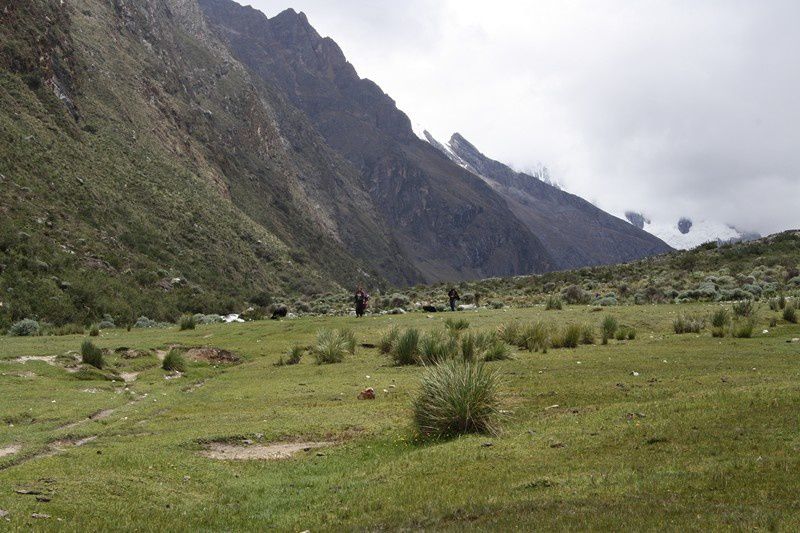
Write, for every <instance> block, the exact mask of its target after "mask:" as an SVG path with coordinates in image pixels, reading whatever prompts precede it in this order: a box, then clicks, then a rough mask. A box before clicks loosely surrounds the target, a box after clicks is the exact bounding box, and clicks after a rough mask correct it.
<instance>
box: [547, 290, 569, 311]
mask: <svg viewBox="0 0 800 533" xmlns="http://www.w3.org/2000/svg"><path fill="white" fill-rule="evenodd" d="M563 307H564V304H563V303H562V302H561V298H560V297H558V296H556V295H554V294H551V295H550V296H548V297H547V300H546V301H545V303H544V309H545V311H560V310H561V309H562V308H563Z"/></svg>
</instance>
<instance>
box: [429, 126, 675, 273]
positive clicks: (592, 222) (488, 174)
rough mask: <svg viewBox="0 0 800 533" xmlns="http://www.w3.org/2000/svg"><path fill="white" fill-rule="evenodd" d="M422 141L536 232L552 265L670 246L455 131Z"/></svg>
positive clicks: (626, 256) (618, 258)
mask: <svg viewBox="0 0 800 533" xmlns="http://www.w3.org/2000/svg"><path fill="white" fill-rule="evenodd" d="M428 141H429V142H430V143H431V145H432V146H434V147H436V148H437V149H438V150H440V151H441V152H442V153H443V154H445V155H447V156H448V157H449V158H450V159H451V160H452V161H453V162H455V163H456V164H458V165H460V166H461V167H463V168H465V169H468V170H470V171H472V172H474V173H475V174H477V175H478V176H481V177H482V178H483V179H484V181H485V182H486V183H487V184H488V185H489V186H491V187H492V189H493V190H494V191H496V192H497V193H498V194H500V195H501V196H502V197H503V198H504V199H505V200H506V201H507V203H508V206H509V208H510V210H511V211H512V212H513V213H514V214H515V215H516V216H517V218H519V220H521V221H523V222H524V223H525V225H526V226H527V227H528V229H529V230H530V231H531V232H533V233H534V234H536V235H538V236H539V238H540V239H541V240H542V242H543V243H544V245H545V247H546V249H547V250H548V252H549V253H550V254H551V255H552V256H553V258H554V259H555V262H556V264H557V266H558V268H561V269H568V268H577V267H582V266H587V265H600V264H610V263H621V262H627V261H632V260H634V259H640V258H642V257H646V256H649V255H655V254H659V253H665V252H668V251H670V250H671V248H670V247H669V246H668V245H667V244H666V243H664V242H663V241H661V240H660V239H658V238H657V237H654V236H653V235H651V234H649V233H647V232H645V231H642V230H641V228H636V227H635V226H633V225H631V224H629V223H627V222H626V221H624V220H622V219H619V218H617V217H614V216H612V215H610V214H608V213H606V212H605V211H603V210H601V209H599V208H597V207H595V206H594V205H592V204H591V203H589V202H587V201H586V200H584V199H582V198H580V197H579V196H576V195H574V194H570V193H567V192H565V191H562V190H561V189H559V188H557V187H554V186H553V185H551V184H549V183H545V182H544V181H542V180H540V179H537V178H535V177H533V176H529V175H527V174H524V173H521V172H516V171H514V170H513V169H511V168H510V167H508V166H507V165H504V164H503V163H500V162H498V161H495V160H493V159H490V158H488V157H486V156H485V155H483V154H482V153H481V152H480V151H479V150H478V149H477V148H476V147H475V146H474V145H473V144H472V143H470V142H469V141H467V140H466V139H465V138H464V137H463V136H461V135H459V134H458V133H456V134H455V135H453V136H452V138H451V139H450V141H449V142H448V143H447V145H445V144H442V143H440V142H438V141H437V140H436V139H434V138H433V137H431V136H430V134H428Z"/></svg>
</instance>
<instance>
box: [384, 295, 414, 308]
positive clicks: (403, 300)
mask: <svg viewBox="0 0 800 533" xmlns="http://www.w3.org/2000/svg"><path fill="white" fill-rule="evenodd" d="M388 303H389V305H388V307H402V308H405V307H408V304H409V303H410V300H409V299H408V296H406V295H404V294H400V293H394V294H392V295H391V296H390V297H389V302H388Z"/></svg>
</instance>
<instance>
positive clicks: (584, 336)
mask: <svg viewBox="0 0 800 533" xmlns="http://www.w3.org/2000/svg"><path fill="white" fill-rule="evenodd" d="M581 344H594V328H593V327H592V326H591V325H589V324H584V325H583V326H581Z"/></svg>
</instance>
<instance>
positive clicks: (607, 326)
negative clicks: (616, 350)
mask: <svg viewBox="0 0 800 533" xmlns="http://www.w3.org/2000/svg"><path fill="white" fill-rule="evenodd" d="M618 327H619V322H617V319H616V318H614V317H613V316H611V315H607V316H606V317H605V318H604V319H603V321H602V322H600V331H602V332H603V344H608V339H612V338H614V335H615V334H616V333H617V328H618Z"/></svg>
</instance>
